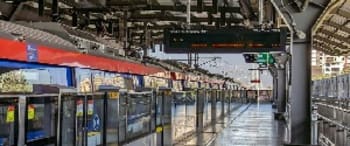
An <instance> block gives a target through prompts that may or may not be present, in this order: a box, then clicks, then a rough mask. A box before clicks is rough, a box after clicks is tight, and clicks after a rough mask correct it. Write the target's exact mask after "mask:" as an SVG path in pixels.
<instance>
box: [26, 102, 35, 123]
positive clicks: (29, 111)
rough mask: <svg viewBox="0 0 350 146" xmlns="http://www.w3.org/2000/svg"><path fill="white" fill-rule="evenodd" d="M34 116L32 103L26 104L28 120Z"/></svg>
mask: <svg viewBox="0 0 350 146" xmlns="http://www.w3.org/2000/svg"><path fill="white" fill-rule="evenodd" d="M34 117H35V107H34V105H28V120H33V119H34Z"/></svg>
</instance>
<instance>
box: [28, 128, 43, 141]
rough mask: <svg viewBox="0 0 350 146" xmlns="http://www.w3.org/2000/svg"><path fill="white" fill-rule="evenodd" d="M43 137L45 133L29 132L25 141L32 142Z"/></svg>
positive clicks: (40, 131) (39, 131)
mask: <svg viewBox="0 0 350 146" xmlns="http://www.w3.org/2000/svg"><path fill="white" fill-rule="evenodd" d="M44 137H45V132H44V131H42V130H37V131H29V132H28V133H27V141H32V140H36V139H41V138H44Z"/></svg>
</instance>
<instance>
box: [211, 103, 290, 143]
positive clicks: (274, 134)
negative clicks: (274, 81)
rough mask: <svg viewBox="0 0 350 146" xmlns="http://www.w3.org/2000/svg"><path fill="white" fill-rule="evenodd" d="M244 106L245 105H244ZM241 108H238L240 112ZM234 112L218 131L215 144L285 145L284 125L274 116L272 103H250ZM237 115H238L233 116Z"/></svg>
mask: <svg viewBox="0 0 350 146" xmlns="http://www.w3.org/2000/svg"><path fill="white" fill-rule="evenodd" d="M242 108H244V107H242ZM239 111H241V110H237V112H239ZM237 112H236V111H235V112H233V113H232V114H231V119H230V120H229V121H228V122H229V123H227V124H226V127H225V128H224V130H222V131H221V132H220V133H218V135H217V137H216V139H215V140H214V141H213V143H212V144H211V145H213V146H238V145H239V146H241V145H244V146H279V145H283V138H284V136H283V134H284V128H283V127H284V126H282V124H279V123H278V122H277V121H275V120H274V118H273V109H272V108H271V105H270V104H260V105H259V106H257V105H256V104H254V105H250V106H249V107H248V108H246V110H243V111H242V112H240V113H241V114H239V113H238V115H237ZM233 115H237V116H233Z"/></svg>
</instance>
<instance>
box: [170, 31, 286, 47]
mask: <svg viewBox="0 0 350 146" xmlns="http://www.w3.org/2000/svg"><path fill="white" fill-rule="evenodd" d="M286 40H287V33H286V29H270V30H264V31H261V30H254V29H252V30H250V29H249V30H248V29H220V30H165V31H164V44H165V49H164V51H165V52H166V53H190V52H193V53H242V52H269V51H284V50H285V44H286Z"/></svg>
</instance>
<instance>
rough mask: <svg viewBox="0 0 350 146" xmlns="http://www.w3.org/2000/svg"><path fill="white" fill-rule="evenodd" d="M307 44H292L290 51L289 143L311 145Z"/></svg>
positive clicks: (309, 72)
mask: <svg viewBox="0 0 350 146" xmlns="http://www.w3.org/2000/svg"><path fill="white" fill-rule="evenodd" d="M309 46H310V45H309V43H308V42H305V43H297V44H294V47H293V49H292V78H291V81H292V89H291V91H292V92H291V94H292V95H291V99H290V104H291V107H292V108H291V111H290V116H291V117H290V118H291V121H290V122H291V123H290V124H291V143H293V144H310V143H311V98H310V79H311V78H310V76H311V71H310V64H309V63H310V57H311V49H310V47H309Z"/></svg>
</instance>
